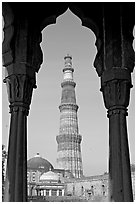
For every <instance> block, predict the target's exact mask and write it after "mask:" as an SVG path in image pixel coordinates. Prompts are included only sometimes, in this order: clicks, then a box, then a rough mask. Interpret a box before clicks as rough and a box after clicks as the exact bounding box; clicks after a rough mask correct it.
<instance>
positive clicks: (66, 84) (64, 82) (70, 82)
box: [61, 80, 76, 88]
mask: <svg viewBox="0 0 137 204" xmlns="http://www.w3.org/2000/svg"><path fill="white" fill-rule="evenodd" d="M68 85H70V86H73V87H74V88H75V86H76V83H75V82H74V81H70V80H66V81H63V82H62V83H61V87H62V88H63V87H64V86H68Z"/></svg>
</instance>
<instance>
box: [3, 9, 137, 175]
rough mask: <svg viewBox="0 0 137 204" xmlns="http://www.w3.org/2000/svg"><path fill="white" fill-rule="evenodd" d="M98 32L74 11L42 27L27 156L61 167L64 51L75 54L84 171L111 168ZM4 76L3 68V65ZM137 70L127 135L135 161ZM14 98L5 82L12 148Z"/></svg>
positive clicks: (5, 141)
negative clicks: (99, 71)
mask: <svg viewBox="0 0 137 204" xmlns="http://www.w3.org/2000/svg"><path fill="white" fill-rule="evenodd" d="M95 40H96V38H95V35H94V33H93V32H92V31H91V30H90V29H88V28H86V27H83V26H82V25H81V20H80V19H79V18H78V17H77V16H76V15H74V14H73V13H72V12H71V11H70V10H67V11H66V12H65V13H64V14H63V15H61V16H59V17H58V18H57V20H56V24H51V25H49V26H47V27H46V28H45V29H44V30H43V32H42V43H41V48H42V51H43V63H42V65H41V68H40V70H39V73H38V74H37V89H34V91H33V96H32V103H31V106H30V113H29V116H28V136H27V137H28V159H29V158H32V157H33V156H35V155H36V153H37V152H39V153H40V155H41V156H42V157H43V158H45V159H47V160H48V161H49V162H50V163H51V164H52V165H53V166H54V168H56V166H57V165H56V159H57V142H56V136H57V135H58V134H59V122H60V112H59V108H58V106H59V105H60V102H61V91H62V89H61V82H62V81H63V68H64V56H65V55H66V54H70V55H72V63H73V68H74V81H75V82H76V88H75V91H76V100H77V105H78V106H79V109H78V113H77V115H78V125H79V133H80V134H81V135H82V142H81V150H82V161H83V170H84V175H85V176H92V175H98V174H103V173H104V172H106V171H108V159H109V158H108V155H109V154H108V153H109V135H108V133H109V126H108V122H109V120H108V118H107V110H106V109H105V106H104V102H103V97H102V93H101V92H100V78H99V77H98V75H97V73H96V70H95V68H94V66H93V62H94V59H95V56H96V52H97V51H96V47H95ZM2 72H3V73H2V74H3V79H4V68H3V71H2ZM134 81H135V74H134V72H133V74H132V84H133V88H132V89H131V97H130V105H129V107H128V115H129V116H128V117H127V126H128V138H129V149H130V159H131V163H134V162H135V86H134V84H135V82H134ZM8 106H9V103H8V97H7V91H6V85H5V84H4V83H3V84H2V143H3V144H5V146H6V149H8V135H9V124H10V114H9V108H8Z"/></svg>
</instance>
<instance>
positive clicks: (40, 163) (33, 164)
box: [27, 153, 53, 172]
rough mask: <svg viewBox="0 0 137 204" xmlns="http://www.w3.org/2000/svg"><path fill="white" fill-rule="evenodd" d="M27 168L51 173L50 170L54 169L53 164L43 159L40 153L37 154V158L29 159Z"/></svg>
mask: <svg viewBox="0 0 137 204" xmlns="http://www.w3.org/2000/svg"><path fill="white" fill-rule="evenodd" d="M27 167H28V169H34V170H36V169H37V170H43V171H46V172H47V171H49V169H53V166H52V164H51V163H50V162H49V161H48V160H46V159H44V158H42V157H41V156H40V155H39V153H37V155H36V156H34V157H33V158H31V159H29V160H28V162H27Z"/></svg>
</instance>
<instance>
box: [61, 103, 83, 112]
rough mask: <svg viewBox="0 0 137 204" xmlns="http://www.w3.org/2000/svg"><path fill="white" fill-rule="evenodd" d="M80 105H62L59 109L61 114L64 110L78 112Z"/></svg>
mask: <svg viewBox="0 0 137 204" xmlns="http://www.w3.org/2000/svg"><path fill="white" fill-rule="evenodd" d="M78 108H79V107H78V105H76V104H74V103H62V104H61V105H60V106H59V109H60V112H61V111H62V110H75V111H77V110H78Z"/></svg>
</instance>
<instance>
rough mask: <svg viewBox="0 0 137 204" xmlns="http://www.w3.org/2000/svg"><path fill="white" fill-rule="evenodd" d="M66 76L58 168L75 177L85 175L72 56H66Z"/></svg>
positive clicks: (63, 91)
mask: <svg viewBox="0 0 137 204" xmlns="http://www.w3.org/2000/svg"><path fill="white" fill-rule="evenodd" d="M64 59H65V68H64V69H63V73H64V78H63V82H62V83H61V87H62V97H61V104H60V106H59V109H60V129H59V135H58V136H57V137H56V139H57V143H58V150H57V166H58V168H61V169H65V170H70V172H71V173H72V174H73V176H74V177H76V178H80V177H81V176H82V175H83V169H82V156H81V147H80V143H81V140H82V137H81V135H79V130H78V119H77V110H78V105H77V104H76V96H75V86H76V83H75V82H74V81H73V72H74V69H73V68H72V61H71V60H72V57H71V56H69V55H67V56H66V57H65V58H64Z"/></svg>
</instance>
